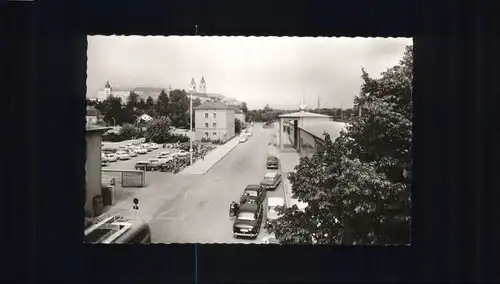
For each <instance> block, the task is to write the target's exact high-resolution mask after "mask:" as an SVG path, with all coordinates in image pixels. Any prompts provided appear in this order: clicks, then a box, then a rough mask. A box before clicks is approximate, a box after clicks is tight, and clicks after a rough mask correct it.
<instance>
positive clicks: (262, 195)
mask: <svg viewBox="0 0 500 284" xmlns="http://www.w3.org/2000/svg"><path fill="white" fill-rule="evenodd" d="M266 196H267V192H266V190H265V188H263V187H262V186H260V185H256V184H250V185H248V186H247V187H246V188H245V190H244V191H243V194H242V195H241V198H240V204H245V203H259V204H261V203H263V202H264V200H265V199H266Z"/></svg>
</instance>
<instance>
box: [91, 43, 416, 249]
mask: <svg viewBox="0 0 500 284" xmlns="http://www.w3.org/2000/svg"><path fill="white" fill-rule="evenodd" d="M87 42H88V46H87V91H86V105H85V107H86V126H85V127H86V162H85V171H86V178H85V180H86V184H85V207H84V210H85V220H84V242H85V243H89V244H192V243H198V244H215V243H218V244H260V245H377V246H390V245H398V246H401V245H404V246H409V245H411V184H412V174H411V173H412V165H413V159H412V127H413V126H412V125H413V102H412V90H413V40H412V39H411V38H362V37H356V38H350V37H243V36H233V37H226V36H224V37H222V36H221V37H219V36H100V35H93V36H87ZM82 107H83V106H82Z"/></svg>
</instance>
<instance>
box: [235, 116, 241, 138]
mask: <svg viewBox="0 0 500 284" xmlns="http://www.w3.org/2000/svg"><path fill="white" fill-rule="evenodd" d="M241 128H242V126H241V121H240V120H239V119H237V118H235V119H234V133H236V134H240V133H241Z"/></svg>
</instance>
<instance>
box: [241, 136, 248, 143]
mask: <svg viewBox="0 0 500 284" xmlns="http://www.w3.org/2000/svg"><path fill="white" fill-rule="evenodd" d="M247 140H248V138H247V137H246V136H244V135H243V136H241V137H240V143H245V142H247Z"/></svg>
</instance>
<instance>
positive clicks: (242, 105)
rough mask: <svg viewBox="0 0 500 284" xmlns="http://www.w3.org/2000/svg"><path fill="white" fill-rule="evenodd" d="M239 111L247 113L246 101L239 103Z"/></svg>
mask: <svg viewBox="0 0 500 284" xmlns="http://www.w3.org/2000/svg"><path fill="white" fill-rule="evenodd" d="M240 109H241V111H242V112H243V113H244V114H247V113H248V106H247V103H245V102H243V103H241V107H240Z"/></svg>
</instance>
